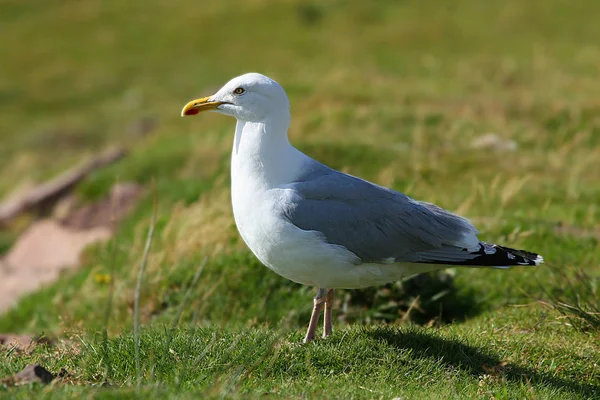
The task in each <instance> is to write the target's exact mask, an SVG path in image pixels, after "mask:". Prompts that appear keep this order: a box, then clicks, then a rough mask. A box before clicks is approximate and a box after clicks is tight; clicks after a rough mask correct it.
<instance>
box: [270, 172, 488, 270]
mask: <svg viewBox="0 0 600 400" xmlns="http://www.w3.org/2000/svg"><path fill="white" fill-rule="evenodd" d="M325 168H326V169H325ZM313 175H314V176H308V177H305V179H300V180H299V181H298V182H294V183H292V184H290V185H289V186H288V189H291V190H292V195H291V199H290V200H289V201H287V202H286V203H285V205H284V206H283V207H284V208H283V210H282V212H283V214H284V216H285V217H286V218H287V219H288V220H289V221H290V222H292V223H293V224H294V225H296V226H297V227H299V228H301V229H304V230H312V231H318V232H320V233H322V234H323V236H324V238H325V239H326V240H327V242H329V243H331V244H337V245H341V246H344V247H345V248H347V249H348V250H350V251H351V252H353V253H354V254H356V255H357V256H358V257H360V258H361V260H362V261H363V262H382V261H384V262H385V261H390V260H393V261H412V262H428V261H430V260H439V259H442V260H444V259H446V260H447V261H453V260H454V259H463V260H464V259H465V257H467V258H468V257H469V256H468V254H469V252H470V250H472V249H477V248H478V246H479V240H478V239H477V237H476V234H477V230H476V229H475V228H474V227H473V225H471V223H470V222H469V221H468V220H466V219H464V218H462V217H459V216H457V215H455V214H452V213H450V212H448V211H445V210H443V209H441V208H440V207H437V206H435V205H433V204H430V203H424V202H418V201H415V200H413V199H411V198H410V197H408V196H406V195H404V194H402V193H398V192H395V191H393V190H390V189H387V188H384V187H381V186H377V185H374V184H372V183H370V182H367V181H364V180H362V179H359V178H356V177H353V176H350V175H346V174H343V173H340V172H338V171H335V170H331V169H329V168H327V167H324V166H323V167H322V169H321V170H320V171H319V173H317V174H313ZM465 250H469V251H465ZM440 257H441V258H440Z"/></svg>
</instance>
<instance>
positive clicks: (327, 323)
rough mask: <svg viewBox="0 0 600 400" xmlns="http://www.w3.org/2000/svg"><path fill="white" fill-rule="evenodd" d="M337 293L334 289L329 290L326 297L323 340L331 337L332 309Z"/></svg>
mask: <svg viewBox="0 0 600 400" xmlns="http://www.w3.org/2000/svg"><path fill="white" fill-rule="evenodd" d="M334 294H335V291H334V290H333V289H328V290H327V294H326V295H325V318H324V320H323V338H326V337H327V336H329V335H331V329H332V325H333V322H332V318H333V315H332V314H331V309H332V308H333V295H334Z"/></svg>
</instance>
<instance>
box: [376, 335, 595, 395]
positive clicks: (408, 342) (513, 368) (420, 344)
mask: <svg viewBox="0 0 600 400" xmlns="http://www.w3.org/2000/svg"><path fill="white" fill-rule="evenodd" d="M370 336H371V337H373V338H375V339H378V340H383V341H385V342H386V343H387V344H388V345H390V346H391V347H394V348H396V349H397V350H411V351H412V354H413V357H414V358H427V359H432V360H435V361H438V362H441V363H444V364H445V365H447V366H448V367H452V368H455V369H458V370H460V371H463V372H466V373H469V374H471V375H473V376H476V377H478V376H480V375H484V374H489V375H495V376H498V377H501V378H503V379H504V380H506V381H507V382H513V383H524V384H537V385H544V386H550V387H552V388H553V389H557V390H562V391H566V392H570V393H573V394H579V395H582V396H585V397H587V398H599V397H598V396H600V386H597V385H593V384H587V383H582V382H578V381H576V380H574V379H568V378H561V377H556V376H552V375H551V374H549V373H546V372H540V371H536V370H533V369H531V368H526V367H522V366H519V365H514V364H507V363H505V362H503V360H501V359H500V358H499V357H498V356H496V355H494V354H489V353H485V352H483V351H481V349H478V348H476V347H473V346H468V345H465V344H463V343H460V342H458V341H455V340H452V339H442V338H438V337H435V336H432V335H429V334H427V333H423V332H398V331H395V330H392V329H389V328H386V327H381V328H380V329H379V328H378V329H376V330H374V331H373V332H371V333H370Z"/></svg>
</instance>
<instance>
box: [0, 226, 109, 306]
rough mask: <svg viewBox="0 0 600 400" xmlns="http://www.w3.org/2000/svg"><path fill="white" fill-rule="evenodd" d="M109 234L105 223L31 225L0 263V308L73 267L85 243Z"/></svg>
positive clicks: (76, 263)
mask: <svg viewBox="0 0 600 400" xmlns="http://www.w3.org/2000/svg"><path fill="white" fill-rule="evenodd" d="M110 235H111V231H110V229H108V228H106V227H99V228H93V229H88V230H82V231H77V230H73V229H70V228H67V227H63V226H61V225H60V224H59V223H58V222H56V221H52V220H42V221H39V222H36V223H34V224H33V225H31V226H30V227H29V229H27V230H26V231H25V232H24V233H23V235H21V237H19V239H18V240H17V242H16V243H15V245H14V246H13V247H12V248H11V249H10V250H9V252H8V254H7V255H6V257H5V258H4V260H3V261H2V263H1V264H2V275H3V276H2V279H1V280H0V312H2V311H4V310H6V309H7V308H9V307H11V306H12V305H13V304H14V303H15V302H16V300H17V299H18V298H19V297H20V296H22V295H23V294H25V293H28V292H31V291H34V290H36V289H38V288H39V287H40V286H41V285H43V284H45V283H49V282H52V281H53V280H55V279H56V278H57V277H58V275H59V273H60V272H61V271H62V270H64V269H69V268H74V267H76V266H77V265H78V263H79V257H80V255H81V252H82V251H83V250H84V249H85V247H87V246H88V245H90V244H92V243H95V242H98V241H102V240H107V239H108V238H109V237H110Z"/></svg>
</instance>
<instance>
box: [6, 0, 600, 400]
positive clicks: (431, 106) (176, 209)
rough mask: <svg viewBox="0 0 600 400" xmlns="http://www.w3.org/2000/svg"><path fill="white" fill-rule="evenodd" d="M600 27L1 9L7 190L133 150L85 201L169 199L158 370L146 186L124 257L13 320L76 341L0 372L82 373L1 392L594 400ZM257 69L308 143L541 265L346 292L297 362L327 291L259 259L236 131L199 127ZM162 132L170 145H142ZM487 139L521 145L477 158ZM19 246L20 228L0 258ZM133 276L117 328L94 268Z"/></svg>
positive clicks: (349, 8)
mask: <svg viewBox="0 0 600 400" xmlns="http://www.w3.org/2000/svg"><path fill="white" fill-rule="evenodd" d="M599 12H600V6H599V5H598V3H597V2H595V1H591V0H586V1H582V2H579V3H578V4H572V3H569V2H565V1H561V0H552V1H550V2H546V3H544V4H543V5H541V4H540V5H537V4H536V3H526V2H519V1H516V0H514V1H488V2H476V1H473V0H452V1H448V2H443V3H423V2H418V1H412V0H409V1H404V2H400V3H397V2H391V1H379V2H373V3H369V5H367V4H366V3H363V2H359V1H350V0H346V1H342V0H336V1H330V2H324V3H321V2H313V3H303V2H294V1H266V0H252V1H247V2H242V1H231V0H230V1H223V2H197V1H196V2H192V1H188V0H179V1H176V2H161V1H155V0H149V1H145V2H129V3H125V2H121V1H113V0H109V1H99V0H89V1H85V2H79V1H62V2H58V1H46V2H41V1H30V2H14V1H4V2H0V15H2V28H1V29H2V33H3V34H2V35H0V47H2V48H3V49H5V52H8V54H10V57H5V58H4V59H3V62H2V63H0V113H1V115H0V140H1V141H2V146H0V169H1V170H2V171H3V176H2V179H1V180H0V194H2V195H5V194H8V193H10V192H12V191H13V190H14V189H15V188H16V187H17V186H19V185H23V184H26V182H27V181H40V180H43V179H47V178H49V177H51V176H53V175H54V174H56V173H58V172H59V171H61V170H63V169H64V168H66V167H68V166H70V165H72V164H73V163H76V162H78V161H80V160H81V159H83V158H85V157H87V156H89V155H90V154H93V153H94V152H96V151H98V149H99V148H101V147H103V146H107V145H110V144H121V145H125V146H127V147H129V148H130V149H131V154H130V155H129V156H128V157H127V158H126V159H124V160H123V161H121V162H119V163H118V164H115V165H113V166H110V167H108V168H106V169H104V170H101V171H98V172H96V173H94V174H92V175H91V176H90V177H89V178H88V179H87V180H86V181H85V182H84V183H83V184H82V185H81V186H80V187H79V188H78V189H77V193H78V195H79V196H80V197H81V198H82V199H83V200H85V201H92V200H94V199H97V198H100V197H102V196H103V195H105V194H106V193H107V191H108V190H109V188H110V186H111V185H112V184H113V183H114V182H116V181H117V180H118V181H126V180H134V181H137V182H140V183H142V184H144V185H146V187H147V188H148V189H150V183H151V182H152V181H153V180H154V181H155V183H156V196H157V201H158V207H157V222H156V226H155V232H154V240H153V246H152V248H151V250H150V252H149V256H148V260H147V261H148V264H147V270H146V272H145V274H144V277H143V285H142V290H141V297H140V319H141V322H142V328H141V341H140V347H139V351H140V356H141V357H140V360H141V364H140V368H139V369H138V368H137V367H136V364H135V360H136V357H135V351H136V346H135V338H134V335H133V317H132V310H133V308H134V307H133V306H134V289H135V285H136V278H137V273H138V268H139V265H140V262H141V259H142V255H143V251H144V245H145V241H146V235H147V232H148V228H149V226H150V221H151V218H152V213H153V207H152V204H153V198H152V191H151V190H148V191H147V195H146V197H145V198H144V199H143V200H142V202H141V203H140V204H139V206H138V207H137V208H136V210H135V211H134V212H133V213H132V214H131V215H130V216H128V217H127V218H126V220H125V221H123V222H122V224H121V226H120V227H119V235H118V238H117V240H116V242H110V243H106V244H102V245H98V246H95V247H93V248H91V249H89V250H88V251H87V252H86V254H85V256H84V263H83V267H82V268H81V269H79V270H78V271H74V272H69V273H65V274H63V276H61V278H60V279H59V280H58V281H57V282H56V283H55V284H52V285H49V286H47V287H44V288H42V289H41V290H40V291H38V292H36V293H33V294H31V295H28V296H26V297H24V298H23V299H21V301H20V302H19V303H18V305H17V306H16V307H15V308H14V309H12V310H10V311H8V312H7V313H5V314H4V315H2V316H0V332H26V333H34V334H40V333H45V334H46V335H48V336H49V337H58V338H59V341H58V344H51V345H38V346H36V347H35V348H34V349H33V352H32V353H31V354H29V353H25V352H18V351H16V350H14V349H13V350H11V349H2V350H0V377H2V376H5V375H8V374H12V373H14V372H16V371H18V370H20V369H21V368H22V367H23V366H24V365H26V364H27V363H31V362H40V363H42V364H44V365H45V366H46V367H47V368H48V369H50V370H52V371H54V372H57V371H58V370H59V369H60V368H65V369H66V370H67V371H68V372H69V373H70V376H69V377H68V378H66V379H65V384H60V385H54V386H50V387H40V386H35V385H34V386H20V387H10V386H7V385H4V386H3V385H2V384H0V397H2V396H5V397H7V398H30V397H32V396H35V397H39V398H63V397H69V396H70V397H74V398H79V397H80V396H82V395H85V396H90V397H95V398H113V397H119V398H122V397H125V398H127V397H131V398H144V397H146V398H155V397H157V396H159V395H160V396H162V397H168V398H194V397H198V396H203V397H209V398H217V397H226V398H229V397H232V398H236V397H237V398H248V397H262V396H265V395H266V396H278V397H284V398H287V397H308V398H384V399H389V398H393V397H397V396H399V397H402V398H403V399H413V398H416V399H420V398H427V399H429V398H474V397H479V398H503V399H512V398H540V399H548V398H556V399H563V398H581V399H589V398H597V397H599V396H600V370H599V365H600V346H599V345H598V343H599V342H600V340H599V339H600V332H599V331H598V327H597V325H594V323H589V322H587V323H586V322H585V321H586V319H585V318H583V320H582V319H581V318H579V317H578V316H577V313H579V312H580V310H583V312H584V313H585V312H588V313H594V312H597V310H598V301H597V287H598V282H599V280H600V247H599V240H600V239H599V237H598V234H597V232H598V225H599V224H600V222H599V214H600V210H599V208H598V199H600V186H598V184H597V182H598V171H600V119H599V118H598V115H599V111H600V103H598V100H597V93H598V92H599V91H600V79H598V72H597V65H598V64H599V63H600V48H599V47H598V40H597V39H598V38H599V37H600V26H599V25H598V24H597V23H596V22H597V21H596V19H597V18H596V16H597V15H598V13H599ZM248 71H258V72H262V73H265V74H267V75H270V76H272V77H273V78H275V79H277V80H278V81H280V82H281V83H282V84H283V86H284V87H285V88H286V90H287V92H288V94H289V96H290V100H291V103H292V115H293V119H292V127H291V130H290V136H291V140H292V142H293V143H294V144H296V145H297V146H298V147H299V148H300V149H302V150H303V151H305V152H307V153H308V154H309V155H311V156H313V157H315V158H317V159H319V160H320V161H323V162H325V163H327V164H329V165H331V166H332V167H335V168H338V169H342V170H344V171H347V172H350V173H352V174H355V175H359V176H361V177H364V178H366V179H369V180H373V181H376V182H377V183H380V184H382V185H387V186H390V187H393V188H395V189H397V190H401V191H404V192H406V193H408V194H410V195H411V196H413V197H415V198H418V199H422V200H427V201H431V202H435V203H437V204H438V205H440V206H442V207H445V208H448V209H451V210H455V211H457V212H460V213H461V214H463V215H465V216H467V217H469V218H470V219H472V221H473V222H474V223H475V224H476V225H477V226H478V227H479V229H480V231H481V232H482V233H481V238H482V239H484V240H487V241H491V242H498V243H502V244H505V245H507V246H511V247H518V248H519V247H522V248H526V249H531V250H533V251H538V252H540V253H541V254H543V255H544V257H545V259H546V260H547V264H546V265H544V266H541V267H538V268H522V269H519V268H513V269H511V270H508V271H498V270H481V269H457V270H455V271H452V274H453V275H452V276H451V277H450V278H448V276H446V275H438V276H434V277H433V278H432V280H431V281H427V280H418V281H417V280H413V281H409V282H404V283H402V284H401V285H399V286H398V285H388V286H386V287H384V288H379V289H370V290H365V291H339V293H338V299H339V306H340V307H338V308H337V309H336V315H337V316H341V317H342V318H341V319H340V320H338V321H336V325H335V332H334V335H333V336H332V337H331V338H330V339H328V340H319V341H317V342H316V343H313V344H310V345H307V346H302V345H298V344H297V343H298V342H299V341H300V339H301V337H302V334H303V331H304V329H305V324H306V323H307V321H308V317H309V314H310V307H311V298H312V296H313V289H312V288H306V287H301V286H299V285H296V284H294V283H291V282H289V281H286V280H285V279H283V278H281V277H278V276H276V275H275V274H273V273H272V272H270V271H269V270H268V269H266V268H264V267H263V266H261V265H260V263H259V262H258V261H257V260H256V259H254V257H253V256H252V255H251V254H250V253H249V251H248V250H247V249H246V248H245V246H244V244H243V242H242V241H241V239H240V238H239V236H238V234H237V232H236V230H235V226H234V224H233V218H232V216H231V210H230V205H229V202H230V200H229V189H228V184H229V166H228V163H229V151H230V147H231V141H232V132H233V121H232V120H230V119H227V118H225V117H223V116H218V115H202V116H200V117H196V118H185V119H182V118H180V117H179V111H180V110H181V107H182V106H183V105H184V104H185V103H186V102H187V101H188V100H190V99H192V98H195V97H197V96H199V95H207V94H210V93H211V92H213V91H214V90H216V89H218V87H219V86H220V85H221V84H223V83H225V82H226V81H227V80H228V79H229V78H231V77H233V76H235V75H238V74H241V73H244V72H248ZM144 118H153V119H154V120H156V121H157V127H156V129H155V130H153V131H152V132H150V133H148V134H146V135H139V134H135V133H132V131H131V126H132V124H135V123H137V122H138V121H140V120H142V119H144ZM488 132H493V133H496V134H497V135H499V136H500V137H502V138H504V139H506V140H513V141H515V142H516V143H517V145H518V148H517V150H516V151H514V152H495V151H489V150H473V149H472V148H471V143H472V141H473V139H474V138H476V137H478V136H480V135H482V134H485V133H488ZM22 230H23V223H22V221H18V222H17V223H15V224H14V225H13V226H10V227H9V229H8V230H5V231H3V232H2V233H0V249H1V250H2V251H5V250H6V249H8V247H9V246H10V244H11V242H12V241H13V240H14V238H15V237H16V236H17V235H18V233H19V232H20V231H22ZM113 245H114V246H113ZM205 257H208V262H207V264H206V266H205V267H204V269H203V270H202V274H201V276H200V278H199V280H198V283H197V285H196V287H195V288H194V289H192V290H191V291H189V295H188V296H186V293H188V287H189V285H190V282H191V281H192V280H193V277H194V274H195V273H196V271H197V269H198V266H199V265H201V264H202V262H203V260H204V258H205ZM113 266H114V277H113V284H114V296H113V299H112V307H111V314H110V316H109V319H108V324H106V323H105V309H106V304H107V301H108V298H109V293H110V285H108V284H106V282H105V280H103V279H97V277H98V276H104V275H105V274H107V273H110V272H111V269H112V267H113ZM582 271H583V272H584V274H582ZM429 282H432V284H430V283H429ZM438 295H439V296H438ZM438 297H439V298H438ZM184 298H187V303H185V304H184ZM539 300H542V301H544V302H546V303H547V304H552V303H553V302H554V304H556V303H557V302H565V303H566V304H570V305H572V306H576V307H577V311H575V312H573V311H571V312H570V311H569V309H568V308H567V309H565V308H564V307H563V308H562V309H561V308H555V307H548V306H546V305H544V304H543V303H541V302H539ZM342 303H343V304H345V308H344V307H342ZM182 305H183V306H182ZM411 305H412V307H411ZM180 312H181V318H180V321H179V323H178V324H176V327H175V328H174V329H172V328H171V327H172V326H173V321H175V320H176V319H177V316H178V315H179V313H180ZM589 315H591V317H590V318H589V319H588V320H587V321H597V316H594V315H596V314H589ZM417 323H419V324H417ZM104 329H107V330H108V341H107V342H104V340H103V332H104ZM169 342H170V343H169ZM138 375H139V376H140V377H141V380H140V384H139V385H138ZM104 382H108V383H109V384H110V385H109V386H107V387H103V386H102V384H103V383H104Z"/></svg>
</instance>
